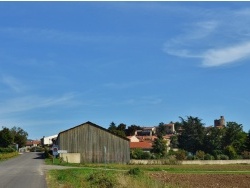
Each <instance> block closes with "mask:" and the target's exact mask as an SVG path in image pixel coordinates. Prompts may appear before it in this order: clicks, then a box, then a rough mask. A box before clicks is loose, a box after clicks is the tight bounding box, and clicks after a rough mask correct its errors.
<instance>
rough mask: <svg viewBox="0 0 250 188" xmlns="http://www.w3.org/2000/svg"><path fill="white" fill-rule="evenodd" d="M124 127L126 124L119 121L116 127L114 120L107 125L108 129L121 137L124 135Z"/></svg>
mask: <svg viewBox="0 0 250 188" xmlns="http://www.w3.org/2000/svg"><path fill="white" fill-rule="evenodd" d="M125 129H126V125H125V124H123V123H121V124H120V125H118V127H116V125H115V123H114V122H111V124H110V125H109V128H108V130H109V131H110V132H111V133H113V134H115V135H117V136H121V137H126V134H125Z"/></svg>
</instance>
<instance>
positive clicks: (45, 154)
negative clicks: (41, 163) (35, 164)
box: [44, 148, 53, 159]
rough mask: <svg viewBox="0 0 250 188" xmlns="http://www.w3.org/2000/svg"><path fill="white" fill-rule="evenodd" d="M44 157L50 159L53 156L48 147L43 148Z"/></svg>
mask: <svg viewBox="0 0 250 188" xmlns="http://www.w3.org/2000/svg"><path fill="white" fill-rule="evenodd" d="M44 158H45V159H47V158H50V159H52V158H53V155H52V151H51V150H49V149H48V148H44Z"/></svg>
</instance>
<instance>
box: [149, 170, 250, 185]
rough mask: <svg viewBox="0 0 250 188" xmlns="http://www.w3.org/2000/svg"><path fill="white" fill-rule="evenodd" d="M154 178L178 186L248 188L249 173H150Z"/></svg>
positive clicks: (249, 182)
mask: <svg viewBox="0 0 250 188" xmlns="http://www.w3.org/2000/svg"><path fill="white" fill-rule="evenodd" d="M150 176H151V177H153V178H154V179H157V180H160V181H163V182H165V183H166V184H170V185H177V187H180V188H182V187H183V188H184V187H185V188H215V187H216V188H217V187H218V188H249V186H250V175H249V174H247V175H241V174H237V175H234V174H170V173H165V172H156V173H150Z"/></svg>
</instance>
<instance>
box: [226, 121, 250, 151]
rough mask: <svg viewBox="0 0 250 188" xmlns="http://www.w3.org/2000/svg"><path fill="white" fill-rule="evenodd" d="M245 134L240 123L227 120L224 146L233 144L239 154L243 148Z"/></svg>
mask: <svg viewBox="0 0 250 188" xmlns="http://www.w3.org/2000/svg"><path fill="white" fill-rule="evenodd" d="M246 139H247V134H246V133H245V132H244V131H243V128H242V125H241V124H238V123H236V122H227V125H226V128H225V136H224V138H223V140H224V143H223V144H224V145H223V146H224V148H226V147H227V146H233V147H234V149H235V151H236V153H237V154H241V153H242V152H243V151H244V149H245V147H246V146H245V143H246Z"/></svg>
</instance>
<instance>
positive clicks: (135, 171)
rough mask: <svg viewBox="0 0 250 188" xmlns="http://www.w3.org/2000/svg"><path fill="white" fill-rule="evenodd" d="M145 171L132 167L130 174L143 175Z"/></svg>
mask: <svg viewBox="0 0 250 188" xmlns="http://www.w3.org/2000/svg"><path fill="white" fill-rule="evenodd" d="M142 173H143V172H142V171H141V169H139V168H132V169H130V170H129V171H128V174H129V175H135V176H139V175H141V174H142Z"/></svg>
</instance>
